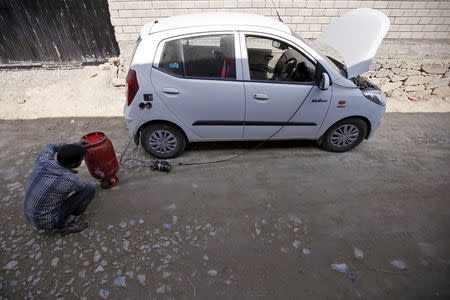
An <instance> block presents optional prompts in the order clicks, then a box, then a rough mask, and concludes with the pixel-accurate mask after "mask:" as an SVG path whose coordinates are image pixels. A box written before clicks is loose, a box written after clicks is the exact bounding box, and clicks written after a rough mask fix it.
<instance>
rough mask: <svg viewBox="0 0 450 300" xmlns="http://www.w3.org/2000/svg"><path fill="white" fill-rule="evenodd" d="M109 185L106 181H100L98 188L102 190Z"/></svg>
mask: <svg viewBox="0 0 450 300" xmlns="http://www.w3.org/2000/svg"><path fill="white" fill-rule="evenodd" d="M110 185H111V183H110V182H109V180H108V179H102V180H100V186H101V187H102V189H106V188H107V187H108V186H110Z"/></svg>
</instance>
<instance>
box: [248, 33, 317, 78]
mask: <svg viewBox="0 0 450 300" xmlns="http://www.w3.org/2000/svg"><path fill="white" fill-rule="evenodd" d="M246 45H247V55H248V63H249V69H250V79H251V80H255V81H275V82H276V81H284V82H286V81H287V82H298V83H313V82H314V78H315V72H316V67H315V65H314V64H313V63H312V62H311V61H310V60H309V59H308V58H306V57H305V56H304V55H303V54H302V53H300V52H299V51H297V50H296V49H295V48H293V47H291V46H290V45H289V44H287V43H285V42H283V41H279V40H276V39H271V38H267V37H258V36H247V37H246Z"/></svg>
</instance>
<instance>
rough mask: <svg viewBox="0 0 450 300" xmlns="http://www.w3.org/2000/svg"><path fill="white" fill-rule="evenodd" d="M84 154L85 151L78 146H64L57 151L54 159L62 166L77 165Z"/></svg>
mask: <svg viewBox="0 0 450 300" xmlns="http://www.w3.org/2000/svg"><path fill="white" fill-rule="evenodd" d="M85 153H86V150H85V149H84V148H83V147H81V146H78V145H64V146H62V147H61V149H59V151H58V154H57V155H56V159H57V160H58V162H59V163H60V164H61V165H63V166H68V165H71V164H74V163H78V162H79V161H80V160H81V159H82V158H83V156H84V154H85Z"/></svg>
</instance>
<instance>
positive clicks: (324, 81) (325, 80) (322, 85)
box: [319, 73, 330, 91]
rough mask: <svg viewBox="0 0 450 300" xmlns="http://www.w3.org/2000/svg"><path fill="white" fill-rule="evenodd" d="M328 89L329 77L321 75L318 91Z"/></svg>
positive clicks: (325, 74)
mask: <svg viewBox="0 0 450 300" xmlns="http://www.w3.org/2000/svg"><path fill="white" fill-rule="evenodd" d="M329 87H330V77H329V76H328V74H327V73H322V76H321V77H320V82H319V89H321V90H323V91H324V90H327V89H328V88H329Z"/></svg>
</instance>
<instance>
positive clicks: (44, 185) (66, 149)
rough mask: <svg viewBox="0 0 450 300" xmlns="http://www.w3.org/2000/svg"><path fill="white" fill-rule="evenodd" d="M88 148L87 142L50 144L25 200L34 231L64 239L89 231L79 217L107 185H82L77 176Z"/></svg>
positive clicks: (31, 180)
mask: <svg viewBox="0 0 450 300" xmlns="http://www.w3.org/2000/svg"><path fill="white" fill-rule="evenodd" d="M85 144H87V142H86V141H84V140H81V141H79V142H76V143H73V144H64V143H61V144H50V145H47V146H46V147H45V148H44V149H43V150H42V152H41V153H40V154H39V156H38V157H37V159H36V164H35V166H34V169H33V171H32V172H31V175H30V177H29V179H28V185H27V188H26V191H25V199H24V210H25V216H26V218H27V219H28V221H29V222H30V223H31V224H32V225H33V226H34V227H36V228H38V229H56V230H57V232H59V233H61V234H62V235H66V234H70V233H74V232H80V231H83V230H84V229H86V228H87V227H88V225H89V224H88V222H84V221H80V220H79V216H80V215H81V214H82V213H83V212H84V211H85V210H86V207H87V206H88V205H89V203H90V202H91V200H92V199H93V198H94V196H95V189H96V188H98V187H99V186H102V187H104V186H105V185H107V182H106V183H105V182H102V183H100V182H96V181H92V182H89V181H83V180H81V179H80V178H79V177H78V176H76V175H75V173H77V172H78V171H76V170H75V169H76V168H78V167H79V166H80V164H81V162H82V161H83V159H84V155H85V153H86V150H85V149H84V148H83V146H84V145H85ZM55 154H57V155H56V159H55Z"/></svg>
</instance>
